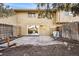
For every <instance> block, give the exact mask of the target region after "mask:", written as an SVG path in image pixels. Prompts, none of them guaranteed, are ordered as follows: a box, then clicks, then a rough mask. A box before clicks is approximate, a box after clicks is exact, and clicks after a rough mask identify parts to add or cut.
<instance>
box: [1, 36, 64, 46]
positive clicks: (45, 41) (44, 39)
mask: <svg viewBox="0 0 79 59" xmlns="http://www.w3.org/2000/svg"><path fill="white" fill-rule="evenodd" d="M13 43H16V45H17V46H20V45H27V44H32V45H41V46H45V45H53V44H64V42H60V41H55V40H54V39H53V38H52V37H50V36H24V37H21V38H18V39H15V40H13V41H11V42H10V44H13ZM0 46H7V43H5V44H2V45H0Z"/></svg>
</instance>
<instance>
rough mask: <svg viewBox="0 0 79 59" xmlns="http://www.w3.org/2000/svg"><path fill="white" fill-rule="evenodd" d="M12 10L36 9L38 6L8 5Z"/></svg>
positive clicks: (29, 4) (27, 4)
mask: <svg viewBox="0 0 79 59" xmlns="http://www.w3.org/2000/svg"><path fill="white" fill-rule="evenodd" d="M5 5H9V6H10V7H11V8H12V9H36V8H37V5H36V4H35V3H6V4H5Z"/></svg>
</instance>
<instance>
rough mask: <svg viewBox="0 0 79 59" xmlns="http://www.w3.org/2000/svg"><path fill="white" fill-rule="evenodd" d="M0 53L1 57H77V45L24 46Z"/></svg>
mask: <svg viewBox="0 0 79 59" xmlns="http://www.w3.org/2000/svg"><path fill="white" fill-rule="evenodd" d="M69 48H70V49H69ZM1 53H3V56H75V55H76V56H78V55H79V44H70V43H69V45H68V46H65V45H61V44H56V45H48V46H33V45H26V46H18V47H15V48H7V49H5V50H3V51H1Z"/></svg>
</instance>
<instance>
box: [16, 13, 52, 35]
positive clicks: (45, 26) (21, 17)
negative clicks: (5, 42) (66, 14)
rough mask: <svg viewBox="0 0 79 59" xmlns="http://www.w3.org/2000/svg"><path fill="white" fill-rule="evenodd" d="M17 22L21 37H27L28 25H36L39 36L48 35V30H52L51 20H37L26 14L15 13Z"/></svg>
mask: <svg viewBox="0 0 79 59" xmlns="http://www.w3.org/2000/svg"><path fill="white" fill-rule="evenodd" d="M17 20H18V25H19V26H21V34H22V35H28V30H27V26H28V25H38V26H39V35H50V32H51V31H50V28H52V26H53V23H52V20H51V19H45V18H44V19H43V18H41V19H38V18H37V17H28V14H27V13H26V12H23V13H17Z"/></svg>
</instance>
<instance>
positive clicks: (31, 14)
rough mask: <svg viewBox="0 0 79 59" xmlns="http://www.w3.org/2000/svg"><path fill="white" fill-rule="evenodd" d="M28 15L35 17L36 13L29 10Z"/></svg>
mask: <svg viewBox="0 0 79 59" xmlns="http://www.w3.org/2000/svg"><path fill="white" fill-rule="evenodd" d="M28 17H36V14H35V13H31V12H29V13H28Z"/></svg>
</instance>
